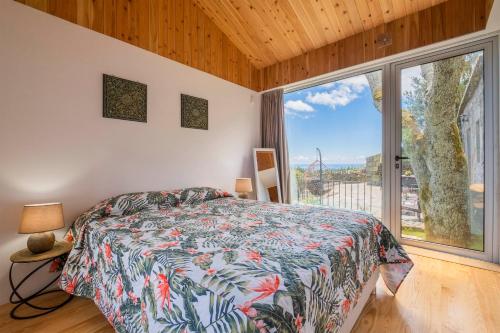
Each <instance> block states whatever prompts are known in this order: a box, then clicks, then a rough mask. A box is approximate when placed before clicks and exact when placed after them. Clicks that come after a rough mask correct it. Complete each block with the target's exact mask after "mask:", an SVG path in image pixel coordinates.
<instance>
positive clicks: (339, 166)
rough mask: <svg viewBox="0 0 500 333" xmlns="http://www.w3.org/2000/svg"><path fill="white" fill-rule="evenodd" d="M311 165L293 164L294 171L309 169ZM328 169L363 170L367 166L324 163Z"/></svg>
mask: <svg viewBox="0 0 500 333" xmlns="http://www.w3.org/2000/svg"><path fill="white" fill-rule="evenodd" d="M309 165H310V163H296V164H291V168H292V169H296V168H299V167H300V168H302V169H307V168H308V167H309ZM323 165H324V166H325V168H326V169H331V170H341V169H362V168H364V167H365V164H342V163H323Z"/></svg>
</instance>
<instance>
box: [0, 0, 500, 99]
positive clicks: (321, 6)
mask: <svg viewBox="0 0 500 333" xmlns="http://www.w3.org/2000/svg"><path fill="white" fill-rule="evenodd" d="M0 1H4V0H0ZM16 1H18V2H20V3H23V4H26V5H28V6H31V7H34V8H37V9H39V10H42V11H44V12H47V13H49V14H52V15H55V16H58V17H60V18H62V19H65V20H67V21H70V22H73V23H76V24H79V25H81V26H83V27H86V28H89V29H92V30H94V31H97V32H100V33H103V34H106V35H108V36H111V37H114V38H117V39H120V40H122V41H124V42H126V43H129V44H132V45H135V46H138V47H141V48H144V49H146V50H149V51H151V52H154V53H157V54H159V55H161V56H164V57H166V58H169V59H172V60H175V61H178V62H180V63H183V64H185V65H188V66H191V67H194V68H197V69H200V70H202V71H205V72H207V73H210V74H213V75H216V76H218V77H220V78H222V79H225V80H228V81H231V82H234V83H236V84H239V85H241V86H244V87H247V88H250V89H253V90H255V91H262V90H267V89H272V88H275V87H279V86H283V85H286V84H289V83H293V82H297V81H301V80H304V79H308V78H311V77H314V76H317V75H320V74H325V73H329V72H333V71H335V70H338V69H341V68H346V67H349V66H354V65H358V64H361V63H364V62H367V61H371V60H374V59H379V58H382V57H385V56H389V55H393V54H396V53H399V52H404V51H408V50H411V49H414V48H417V47H422V46H425V45H429V44H432V43H437V42H440V41H443V40H446V39H450V38H453V37H458V36H462V35H465V34H468V33H472V32H476V31H479V30H482V29H484V28H485V26H486V22H487V19H488V16H489V13H490V10H491V7H492V4H493V0H16ZM497 1H500V0H497ZM381 34H385V35H387V36H388V37H389V38H390V39H391V42H390V43H387V44H381V43H380V42H379V41H378V37H379V36H380V35H381Z"/></svg>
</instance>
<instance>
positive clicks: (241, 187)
mask: <svg viewBox="0 0 500 333" xmlns="http://www.w3.org/2000/svg"><path fill="white" fill-rule="evenodd" d="M252 190H253V189H252V179H251V178H236V184H235V186H234V191H235V192H236V193H249V192H252Z"/></svg>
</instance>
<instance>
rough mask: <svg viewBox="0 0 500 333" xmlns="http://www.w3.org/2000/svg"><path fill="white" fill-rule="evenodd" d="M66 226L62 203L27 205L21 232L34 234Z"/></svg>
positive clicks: (20, 227)
mask: <svg viewBox="0 0 500 333" xmlns="http://www.w3.org/2000/svg"><path fill="white" fill-rule="evenodd" d="M63 227H64V219H63V208H62V204H61V203H46V204H38V205H25V206H24V209H23V216H22V218H21V225H20V226H19V233H20V234H32V233H37V232H45V231H50V230H56V229H61V228H63Z"/></svg>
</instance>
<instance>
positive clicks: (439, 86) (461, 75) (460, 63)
mask: <svg viewBox="0 0 500 333" xmlns="http://www.w3.org/2000/svg"><path fill="white" fill-rule="evenodd" d="M491 52H492V44H491V43H488V42H487V43H479V44H476V45H471V46H468V47H462V48H457V49H453V50H450V51H448V52H445V53H442V54H436V55H433V56H426V57H422V58H418V59H414V60H412V61H409V62H402V63H398V64H395V65H394V66H393V67H392V68H393V70H392V73H391V75H392V78H393V80H394V83H395V90H394V91H395V98H396V103H395V108H394V109H395V112H396V115H395V117H394V118H395V121H396V123H395V134H396V135H395V139H396V142H395V149H394V156H393V157H394V175H395V178H396V179H395V184H396V186H395V187H394V188H395V193H394V195H395V201H394V203H395V206H394V208H395V210H396V212H395V213H396V221H395V222H396V232H397V235H398V237H399V238H400V239H401V240H402V241H403V242H404V243H407V244H411V245H416V246H420V247H425V248H431V249H438V250H444V251H447V252H453V253H458V254H466V255H468V256H472V257H478V258H483V259H487V260H491V256H492V249H493V248H492V241H493V238H492V230H493V229H492V214H493V210H492V208H493V202H492V200H491V198H492V197H493V191H494V185H493V184H494V180H493V155H494V148H493V147H494V145H495V144H494V142H493V138H494V133H493V109H492V106H493V104H492V86H493V84H492V82H493V81H492V56H491Z"/></svg>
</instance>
